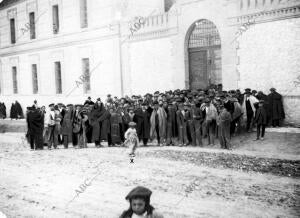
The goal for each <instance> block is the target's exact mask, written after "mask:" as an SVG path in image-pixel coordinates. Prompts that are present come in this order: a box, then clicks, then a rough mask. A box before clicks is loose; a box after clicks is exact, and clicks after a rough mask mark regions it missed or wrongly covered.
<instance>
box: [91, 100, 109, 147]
mask: <svg viewBox="0 0 300 218" xmlns="http://www.w3.org/2000/svg"><path fill="white" fill-rule="evenodd" d="M105 111H106V110H105V108H104V105H103V103H102V102H101V99H100V98H98V99H97V102H96V103H95V104H94V107H93V109H92V111H91V113H90V117H89V124H90V125H91V126H92V127H93V133H92V142H94V143H95V146H96V147H100V146H101V144H100V141H101V139H100V121H99V119H100V117H101V116H102V115H103V114H104V112H105Z"/></svg>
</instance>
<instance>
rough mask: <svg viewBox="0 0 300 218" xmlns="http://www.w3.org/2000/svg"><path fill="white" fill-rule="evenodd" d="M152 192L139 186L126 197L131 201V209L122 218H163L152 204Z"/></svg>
mask: <svg viewBox="0 0 300 218" xmlns="http://www.w3.org/2000/svg"><path fill="white" fill-rule="evenodd" d="M151 194H152V191H151V190H150V189H148V188H146V187H143V186H137V187H136V188H134V189H133V190H131V191H130V192H129V193H128V195H127V196H126V198H125V199H126V200H128V201H129V204H130V206H129V209H128V210H126V211H124V212H123V213H122V215H121V216H120V218H163V217H164V216H163V215H162V214H160V213H159V212H157V211H156V209H155V208H154V207H153V206H152V205H151V204H150V196H151Z"/></svg>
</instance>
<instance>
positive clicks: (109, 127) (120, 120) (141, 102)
mask: <svg viewBox="0 0 300 218" xmlns="http://www.w3.org/2000/svg"><path fill="white" fill-rule="evenodd" d="M258 103H260V105H263V106H262V107H261V108H260V109H259V110H258V111H259V114H258V115H257V114H256V110H257V109H258V108H259V107H258ZM27 109H28V110H27V122H28V134H27V135H28V138H29V141H30V143H31V148H32V149H42V148H43V147H44V145H47V146H48V148H49V149H51V148H52V147H53V148H54V149H55V148H57V146H58V145H60V144H63V145H64V148H68V147H69V146H70V145H72V146H74V147H77V148H85V147H87V144H89V143H94V144H95V146H96V147H101V146H102V145H101V143H102V142H103V141H107V142H108V146H121V145H122V144H123V142H124V133H125V132H126V130H127V129H128V125H129V123H130V122H134V123H136V130H137V135H138V138H139V140H140V142H142V143H143V145H144V146H147V144H148V143H149V141H151V143H154V144H157V145H178V146H187V145H192V146H203V144H204V141H205V139H204V138H207V144H208V145H213V144H214V143H215V139H216V138H218V139H219V142H220V144H221V147H222V148H226V149H230V147H231V144H230V139H231V137H232V136H233V135H234V134H235V133H237V132H239V131H240V130H241V126H243V125H244V126H245V128H246V130H247V131H252V128H253V127H254V125H255V123H256V124H258V122H259V125H260V126H263V127H265V126H266V125H267V124H268V122H269V123H271V124H272V125H274V126H278V125H279V124H280V121H281V120H282V119H284V111H283V105H282V99H281V95H280V94H278V93H277V92H276V90H275V89H274V88H272V89H271V93H270V94H269V95H268V96H267V95H265V94H263V93H262V92H258V93H257V92H255V90H253V91H252V92H251V90H250V89H246V90H245V93H244V94H241V93H240V92H239V90H230V91H228V92H227V91H221V90H217V89H216V88H211V89H208V90H205V91H204V90H175V91H167V92H165V93H160V92H155V93H154V95H152V94H146V95H145V96H143V97H142V96H135V95H133V96H131V98H130V97H128V96H125V97H124V98H120V99H119V98H117V97H114V98H112V97H111V95H108V96H107V99H106V100H105V102H102V101H101V99H100V98H97V100H96V102H93V101H92V100H91V98H90V97H89V98H88V99H87V100H86V101H85V102H84V104H83V105H80V104H76V105H73V104H67V105H66V106H65V105H63V104H61V103H59V104H57V105H55V104H50V105H49V110H47V111H46V110H45V107H41V108H39V107H38V106H37V103H36V102H35V104H34V105H33V106H32V107H28V108H27ZM261 122H262V123H261ZM263 131H264V130H263Z"/></svg>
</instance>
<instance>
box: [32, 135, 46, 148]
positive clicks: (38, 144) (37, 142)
mask: <svg viewBox="0 0 300 218" xmlns="http://www.w3.org/2000/svg"><path fill="white" fill-rule="evenodd" d="M29 140H30V148H31V149H43V147H44V142H43V133H39V134H30V135H29ZM34 146H35V147H34Z"/></svg>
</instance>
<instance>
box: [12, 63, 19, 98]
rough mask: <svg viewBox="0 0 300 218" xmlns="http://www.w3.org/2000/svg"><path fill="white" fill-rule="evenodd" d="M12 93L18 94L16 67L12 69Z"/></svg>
mask: <svg viewBox="0 0 300 218" xmlns="http://www.w3.org/2000/svg"><path fill="white" fill-rule="evenodd" d="M12 80H13V93H14V94H18V80H17V67H16V66H14V67H12Z"/></svg>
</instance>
